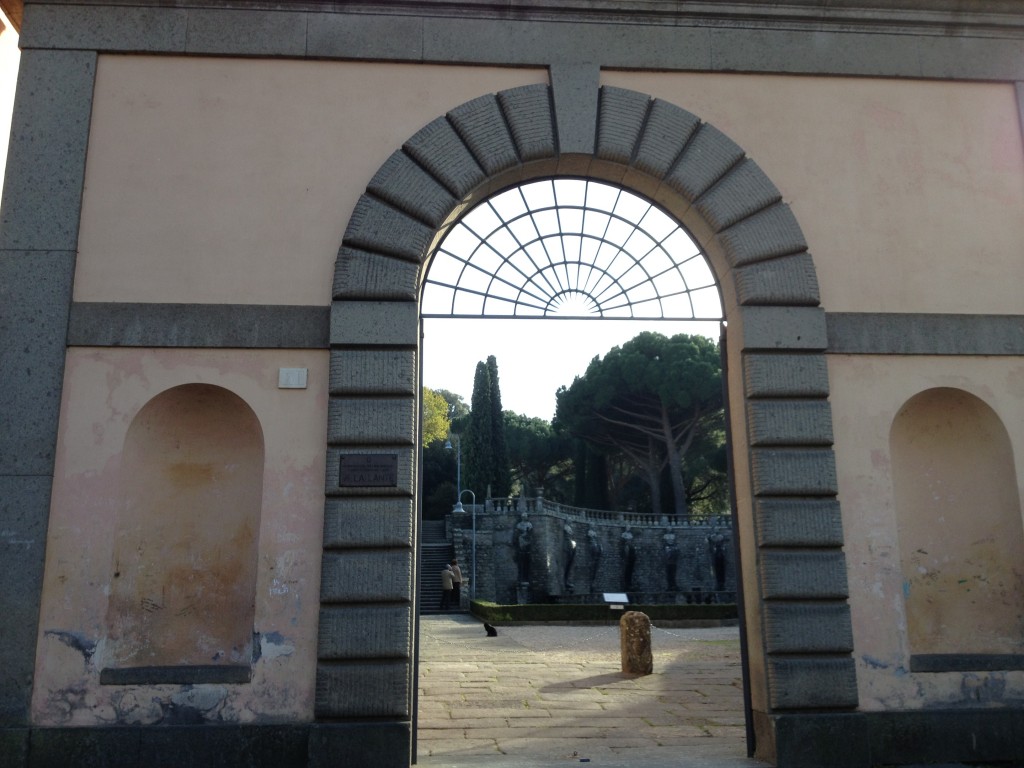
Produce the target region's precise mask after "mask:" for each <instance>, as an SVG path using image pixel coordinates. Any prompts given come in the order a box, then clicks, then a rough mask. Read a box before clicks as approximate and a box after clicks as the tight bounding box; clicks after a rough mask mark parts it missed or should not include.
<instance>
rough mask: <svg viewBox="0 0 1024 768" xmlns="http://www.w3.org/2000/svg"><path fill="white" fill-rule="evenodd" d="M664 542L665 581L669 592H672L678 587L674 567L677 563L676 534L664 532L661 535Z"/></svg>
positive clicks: (677, 547)
mask: <svg viewBox="0 0 1024 768" xmlns="http://www.w3.org/2000/svg"><path fill="white" fill-rule="evenodd" d="M661 538H662V541H664V542H665V547H664V554H665V582H666V584H667V589H668V590H669V592H674V591H675V590H677V589H678V588H679V587H678V585H677V584H676V568H677V567H678V565H679V545H678V544H676V535H675V534H674V533H666V534H665V535H664V536H662V537H661Z"/></svg>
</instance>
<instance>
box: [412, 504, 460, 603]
mask: <svg viewBox="0 0 1024 768" xmlns="http://www.w3.org/2000/svg"><path fill="white" fill-rule="evenodd" d="M420 525H421V526H422V530H421V536H420V613H421V614H424V613H441V612H442V611H441V570H442V569H443V568H444V566H445V563H449V562H451V559H452V558H453V557H454V556H455V554H454V550H453V548H452V545H451V544H450V543H449V542H448V538H447V537H446V536H445V533H444V520H423V521H421V523H420ZM459 610H460V608H459V606H458V605H452V607H451V608H449V611H448V612H451V613H455V612H457V611H459Z"/></svg>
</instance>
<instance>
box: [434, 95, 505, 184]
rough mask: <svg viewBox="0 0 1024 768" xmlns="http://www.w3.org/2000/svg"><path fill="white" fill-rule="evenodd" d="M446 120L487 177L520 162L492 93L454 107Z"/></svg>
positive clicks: (496, 100)
mask: <svg viewBox="0 0 1024 768" xmlns="http://www.w3.org/2000/svg"><path fill="white" fill-rule="evenodd" d="M448 119H449V120H450V121H451V124H452V125H453V126H454V127H455V130H456V132H457V133H458V134H459V136H460V137H461V138H462V140H463V142H465V144H466V146H467V147H468V148H469V150H470V152H472V153H473V157H474V158H476V161H477V163H479V164H480V167H481V168H483V170H484V173H485V174H486V175H487V176H497V175H499V174H500V173H502V172H504V171H507V170H509V169H510V168H513V167H514V166H516V165H518V164H519V155H518V154H517V152H516V145H515V142H514V141H513V140H512V134H510V133H509V131H508V126H507V125H505V118H504V116H503V115H502V113H501V107H500V106H499V105H498V99H497V97H496V96H494V95H493V94H492V95H488V96H481V97H480V98H477V99H473V100H472V101H467V102H466V103H465V104H462V105H461V106H458V107H456V108H455V109H453V110H452V111H451V112H449V113H448Z"/></svg>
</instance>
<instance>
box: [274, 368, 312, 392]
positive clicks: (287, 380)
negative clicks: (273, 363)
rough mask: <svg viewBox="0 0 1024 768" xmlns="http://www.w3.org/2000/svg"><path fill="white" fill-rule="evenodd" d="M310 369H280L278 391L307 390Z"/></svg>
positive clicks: (278, 372)
mask: <svg viewBox="0 0 1024 768" xmlns="http://www.w3.org/2000/svg"><path fill="white" fill-rule="evenodd" d="M308 375H309V369H308V368H279V369H278V371H277V388H278V389H305V388H306V378H307V377H308Z"/></svg>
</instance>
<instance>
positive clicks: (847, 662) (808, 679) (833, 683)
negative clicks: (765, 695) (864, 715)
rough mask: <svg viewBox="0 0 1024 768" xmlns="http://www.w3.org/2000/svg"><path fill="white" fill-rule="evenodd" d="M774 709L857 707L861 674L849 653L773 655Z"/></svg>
mask: <svg viewBox="0 0 1024 768" xmlns="http://www.w3.org/2000/svg"><path fill="white" fill-rule="evenodd" d="M768 680H769V688H770V690H771V694H770V698H771V705H772V708H773V709H818V708H822V709H844V708H852V707H856V706H857V673H856V670H855V668H854V664H853V659H852V658H850V657H849V655H836V656H807V657H786V656H783V657H769V661H768Z"/></svg>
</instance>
